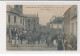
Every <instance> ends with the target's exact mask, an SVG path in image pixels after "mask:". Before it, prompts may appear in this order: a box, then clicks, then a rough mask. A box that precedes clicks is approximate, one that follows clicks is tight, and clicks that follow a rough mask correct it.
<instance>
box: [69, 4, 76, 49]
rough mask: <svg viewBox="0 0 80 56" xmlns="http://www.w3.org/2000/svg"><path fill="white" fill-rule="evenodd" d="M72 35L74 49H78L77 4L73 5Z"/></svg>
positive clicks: (71, 16) (71, 14)
mask: <svg viewBox="0 0 80 56" xmlns="http://www.w3.org/2000/svg"><path fill="white" fill-rule="evenodd" d="M70 35H71V40H72V43H71V44H72V47H73V49H75V50H76V49H77V5H74V6H72V7H71V13H70Z"/></svg>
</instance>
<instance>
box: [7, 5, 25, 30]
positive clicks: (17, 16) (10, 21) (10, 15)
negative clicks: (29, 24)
mask: <svg viewBox="0 0 80 56" xmlns="http://www.w3.org/2000/svg"><path fill="white" fill-rule="evenodd" d="M22 9H23V8H22V5H14V8H12V7H11V6H9V5H7V14H6V16H7V22H6V23H7V29H8V28H11V29H16V30H18V31H21V30H23V29H25V19H24V16H23V13H22Z"/></svg>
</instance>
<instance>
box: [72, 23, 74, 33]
mask: <svg viewBox="0 0 80 56" xmlns="http://www.w3.org/2000/svg"><path fill="white" fill-rule="evenodd" d="M72 34H74V23H72Z"/></svg>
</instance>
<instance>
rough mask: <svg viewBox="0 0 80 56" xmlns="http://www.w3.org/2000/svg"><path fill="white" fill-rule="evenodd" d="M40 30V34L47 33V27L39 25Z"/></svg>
mask: <svg viewBox="0 0 80 56" xmlns="http://www.w3.org/2000/svg"><path fill="white" fill-rule="evenodd" d="M39 30H40V32H44V33H46V26H44V25H41V24H39Z"/></svg>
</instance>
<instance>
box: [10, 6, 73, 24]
mask: <svg viewBox="0 0 80 56" xmlns="http://www.w3.org/2000/svg"><path fill="white" fill-rule="evenodd" d="M11 6H12V7H13V5H11ZM71 6H72V5H23V14H34V15H37V14H38V17H39V23H40V24H42V25H47V23H48V22H50V19H51V18H52V17H53V16H63V15H64V13H65V12H66V10H67V9H68V8H70V7H71Z"/></svg>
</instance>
